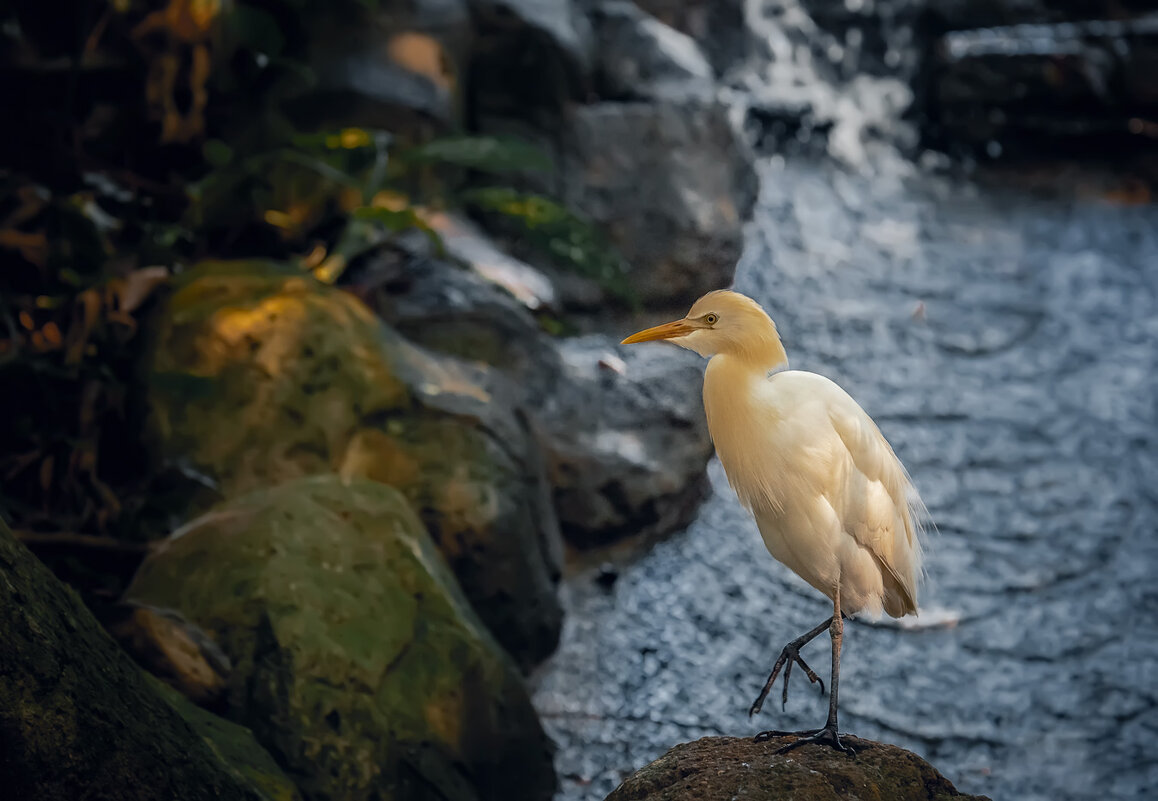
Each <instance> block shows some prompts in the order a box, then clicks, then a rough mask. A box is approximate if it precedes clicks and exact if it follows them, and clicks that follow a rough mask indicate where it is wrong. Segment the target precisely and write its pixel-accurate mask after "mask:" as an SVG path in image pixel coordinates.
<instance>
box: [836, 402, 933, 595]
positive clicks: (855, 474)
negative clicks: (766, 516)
mask: <svg viewBox="0 0 1158 801" xmlns="http://www.w3.org/2000/svg"><path fill="white" fill-rule="evenodd" d="M832 386H833V387H834V388H836V389H837V390H838V392H837V393H833V394H832V396H831V397H830V398H828V399H827V400H828V401H829V402H828V403H827V407H828V418H829V420H830V422H831V423H832V427H833V429H834V430H835V432H836V434H837V436H838V437H839V439H840V441H841V443H842V444H843V446H844V449H845V451H846V452H847V459H846V464H845V465H844V468H845V469H844V470H843V471H840V477H841V480H840V481H839V482H838V483H839V484H840V486H838V487H837V488H836V489H835V491H834V492H833V493H832V496H831V497H830V498H829V501H830V503H832V504H833V506H834V508H835V509H836V511H837V514H838V515H839V516H840V518H841V521H842V524H843V526H844V530H845V531H846V532H847V533H849V534H850V535H852V536H853V537H854V538H855V539H856V541H857V542H858V543H859V544H860V545H861V546H862V547H864V548H866V549H868V550H869V551H870V552H871V553H872V554H873V556H874V558H875V559H876V560H877V562H878V563H879V564H880V566H881V568H882V572H883V573H884V575H885V578H886V581H885V585H886V590H888V592H887V593H886V597H885V599H884V603H885V611H887V612H888V613H889V614H890V615H893V616H895V617H899V616H901V615H903V614H905V613H907V612H915V611H916V610H917V584H918V583H919V580H920V575H921V536H920V535H921V530H920V526H921V521H922V518H923V506H921V503H920V499H919V498H918V497H917V494H916V490H915V489H914V488H913V485H912V482H911V481H910V480H909V476H908V474H907V473H906V472H905V468H904V466H903V465H902V464H901V462H900V460H899V459H897V457H896V454H894V453H893V449H892V447H891V446H890V445H889V443H888V441H887V440H886V439H885V438H884V435H883V434H881V432H880V429H878V428H877V425H876V423H874V422H873V420H872V418H871V417H869V416H868V414H867V413H866V412H865V411H864V410H863V409H861V407H860V406H858V405H857V403H856V401H854V400H853V399H852V398H851V397H849V396H848V395H847V394H846V393H845V392H844V391H843V390H840V389H839V387H836V385H835V384H833V385H832Z"/></svg>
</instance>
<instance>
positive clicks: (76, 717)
mask: <svg viewBox="0 0 1158 801" xmlns="http://www.w3.org/2000/svg"><path fill="white" fill-rule="evenodd" d="M222 756H226V759H228V756H227V755H225V754H223V753H220V752H218V751H216V750H215V748H214V747H211V746H210V744H209V743H207V742H206V741H205V740H204V739H202V737H201V736H199V735H198V733H196V732H195V731H194V730H193V729H192V728H190V725H189V723H187V722H186V720H184V719H183V718H182V716H181V715H179V714H178V712H177V711H176V710H175V709H174V708H173V707H172V706H170V705H169V704H168V703H166V701H165V699H164V698H163V697H162V696H161V694H160V691H159V690H158V686H157V685H155V684H154V683H152V682H150V681H149V680H148V678H147V676H146V675H145V674H144V673H142V672H141V670H140V669H139V668H138V667H137V666H136V665H135V664H133V662H132V660H131V659H129V657H128V656H127V655H126V654H124V653H123V652H122V651H121V650H120V649H119V648H118V647H117V645H116V643H114V642H113V641H112V640H111V639H110V638H109V637H108V635H107V634H105V632H104V631H103V630H102V629H101V627H100V624H99V623H97V621H96V620H95V618H93V616H92V615H91V614H90V613H89V611H88V609H86V608H85V606H84V605H83V604H82V603H81V601H80V599H79V598H78V597H77V596H76V594H75V593H74V592H73V591H72V590H70V589H69V588H68V587H66V586H65V585H64V584H62V583H60V582H59V581H58V580H57V579H56V578H55V577H54V576H53V575H52V574H51V573H50V572H49V571H48V569H47V568H45V567H44V565H42V564H41V563H40V562H39V561H38V560H37V559H36V557H34V556H33V555H32V554H31V553H30V552H29V551H28V550H27V549H26V548H25V547H24V546H22V545H20V544H19V543H18V542H17V541H16V540H15V539H14V538H13V536H12V533H11V532H10V531H9V530H8V528H7V526H5V525H4V522H3V520H0V777H2V778H0V795H2V796H3V797H4V798H13V799H36V800H37V801H76V799H79V798H83V799H89V800H90V801H202V799H204V801H211V800H212V801H226V800H232V799H236V801H289V799H293V798H294V795H293V791H292V787H291V786H290V785H288V783H287V782H286V781H285V780H284V778H281V777H278V776H277V774H276V770H277V769H276V766H273V765H272V763H269V762H268V761H267V762H266V763H265V765H266V767H265V769H264V770H263V772H262V773H263V776H264V778H263V779H262V780H261V781H253V779H255V778H256V777H255V776H254V775H252V774H250V773H249V772H248V771H242V772H240V773H239V772H238V771H237V769H236V768H235V767H233V766H232V765H230V764H227V761H223V759H222ZM265 759H266V760H268V757H265ZM248 760H249V761H250V762H252V763H253V764H257V763H258V761H259V760H260V756H258V755H254V754H253V752H251V754H250V756H249V757H248ZM275 786H276V787H277V788H281V789H278V790H277V791H276V792H272V791H273V790H274V789H275Z"/></svg>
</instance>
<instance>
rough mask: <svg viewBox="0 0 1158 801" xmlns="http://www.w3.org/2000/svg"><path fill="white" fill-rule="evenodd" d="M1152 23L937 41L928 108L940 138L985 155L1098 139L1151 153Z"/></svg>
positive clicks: (1157, 96) (1027, 28) (1054, 27)
mask: <svg viewBox="0 0 1158 801" xmlns="http://www.w3.org/2000/svg"><path fill="white" fill-rule="evenodd" d="M1156 69H1158V17H1143V18H1139V19H1134V20H1120V21H1118V20H1110V21H1089V22H1062V23H1055V24H1049V25H1015V26H1008V27H1002V28H987V29H982V30H972V31H955V32H951V33H948V34H946V35H945V37H944V38H943V39H942V41H941V43H940V47H939V49H938V54H937V56H936V58H935V60H934V64H933V66H932V77H931V82H932V83H931V88H930V90H929V93H930V95H929V96H928V101H927V106H928V108H929V113H930V114H931V115H932V117H933V122H934V124H935V125H936V126H938V127H939V128H940V129H941V130H942V131H943V132H944V136H945V137H946V138H947V139H950V140H955V141H959V142H962V143H966V144H971V145H974V146H976V147H979V148H982V149H984V150H986V151H987V152H988V154H989V155H991V156H997V155H1000V154H1002V153H1003V152H1006V151H1008V150H1010V149H1016V150H1020V151H1022V152H1029V153H1036V152H1039V151H1040V148H1041V146H1042V143H1043V142H1045V141H1050V142H1051V143H1052V144H1054V145H1056V146H1063V147H1064V146H1066V144H1067V143H1070V142H1076V141H1079V140H1082V139H1086V140H1092V139H1099V138H1100V139H1103V140H1105V141H1107V142H1113V143H1114V147H1115V149H1120V148H1121V147H1123V146H1124V147H1127V148H1128V147H1130V146H1131V145H1132V146H1133V147H1136V148H1137V147H1143V148H1150V147H1152V144H1153V142H1154V140H1155V138H1158V126H1154V125H1152V124H1149V123H1146V122H1145V120H1146V119H1147V118H1148V117H1149V116H1150V114H1151V112H1152V111H1153V109H1154V108H1156V107H1158V90H1156V89H1155V87H1154V85H1153V82H1152V81H1151V80H1150V79H1149V76H1151V75H1153V74H1154V71H1155V70H1156Z"/></svg>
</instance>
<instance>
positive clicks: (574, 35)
mask: <svg viewBox="0 0 1158 801" xmlns="http://www.w3.org/2000/svg"><path fill="white" fill-rule="evenodd" d="M468 5H469V7H470V11H471V17H472V20H473V23H474V30H475V34H476V36H477V39H476V43H475V48H474V52H473V54H472V59H471V66H470V87H469V90H470V95H471V106H472V109H473V112H474V113H475V114H476V115H497V116H506V117H514V118H518V119H540V118H542V119H555V118H556V116H557V115H558V113H559V112H560V111H561V109H563V108H564V107H565V106H566V105H567V104H569V103H570V102H572V101H574V100H579V99H582V98H583V97H584V96H585V95H586V94H587V92H588V90H589V88H590V79H591V68H592V63H593V38H592V33H591V25H590V23H589V22H588V20H587V18H586V17H585V16H584V15H583V14H581V13H580V11H579V9H578V8H576V6H575V5H574V4H573V3H572V2H571V0H556V1H555V2H542V0H468Z"/></svg>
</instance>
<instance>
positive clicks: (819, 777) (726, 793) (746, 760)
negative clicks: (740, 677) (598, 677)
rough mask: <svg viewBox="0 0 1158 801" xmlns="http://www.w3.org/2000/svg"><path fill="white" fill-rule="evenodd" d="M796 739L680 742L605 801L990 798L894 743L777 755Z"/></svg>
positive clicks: (857, 742)
mask: <svg viewBox="0 0 1158 801" xmlns="http://www.w3.org/2000/svg"><path fill="white" fill-rule="evenodd" d="M791 739H792V738H790V737H785V738H773V739H771V740H769V741H767V742H762V743H756V742H753V741H752V739H751V738H748V737H743V738H741V737H705V738H703V739H701V740H696V741H695V742H691V743H684V744H682V745H677V746H676V747H675V748H673V749H671V750H670V751H668V752H667V753H666V754H664V755H663V756H662V757H660V758H659V759H657V760H656V761H655V762H652V763H651V764H650V765H647V766H646V767H643V768H640V769H639V770H638V771H636V772H635V773H634V774H632V775H631V776H629V777H628V778H627V780H626V781H624V782H623V784H621V785H620V786H619V787H618V788H617V789H616V790H615V791H614V792H613V793H611V795H609V796H607V801H693V799H702V798H728V799H733V801H779V799H784V798H792V799H795V801H840V800H841V799H860V798H880V799H888V801H949V799H961V801H987V799H985V797H984V796H974V795H963V794H961V793H958V792H957V790H956V788H955V787H953V785H952V784H951V783H950V782H949V780H948V779H946V778H945V777H944V776H942V775H941V774H940V773H938V772H937V770H936V769H935V768H934V767H933V766H932V765H930V764H929V763H928V762H926V761H925V760H923V759H921V758H920V757H919V756H917V755H916V754H913V753H911V752H909V751H905V750H903V749H901V748H897V747H896V746H893V745H886V744H884V743H877V742H873V741H872V740H862V739H860V738H859V737H852V736H845V737H843V738H842V739H843V740H844V741H845V742H846V743H847V744H849V745H851V746H853V747H854V748H856V749H857V753H856V756H855V757H851V758H850V757H849V756H847V755H845V754H842V753H839V752H837V751H834V750H833V749H831V748H828V747H827V746H804V747H803V748H799V749H797V750H795V751H790V752H789V753H787V754H777V753H776V749H778V748H779V747H780V746H782V745H784V744H786V743H788V742H789V741H790V740H791Z"/></svg>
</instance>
